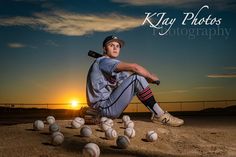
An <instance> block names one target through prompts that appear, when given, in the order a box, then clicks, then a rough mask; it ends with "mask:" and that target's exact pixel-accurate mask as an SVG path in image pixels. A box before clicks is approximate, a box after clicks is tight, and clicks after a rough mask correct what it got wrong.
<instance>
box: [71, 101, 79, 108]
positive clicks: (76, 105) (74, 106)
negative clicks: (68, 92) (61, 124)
mask: <svg viewBox="0 0 236 157" xmlns="http://www.w3.org/2000/svg"><path fill="white" fill-rule="evenodd" d="M78 104H79V102H78V101H77V100H72V101H71V107H72V108H77V107H78Z"/></svg>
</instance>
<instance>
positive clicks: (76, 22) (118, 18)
mask: <svg viewBox="0 0 236 157" xmlns="http://www.w3.org/2000/svg"><path fill="white" fill-rule="evenodd" d="M142 21H143V19H142V18H136V17H130V16H126V15H120V14H115V13H109V14H106V15H105V14H104V15H97V14H96V15H93V14H89V15H85V14H76V13H71V12H66V11H61V10H60V11H59V10H58V11H54V12H47V13H35V14H34V15H33V17H22V16H17V17H8V18H0V26H28V27H31V28H33V29H38V30H43V31H46V32H50V33H54V34H62V35H67V36H83V35H86V34H92V33H94V32H108V31H126V30H130V29H133V28H136V27H139V26H140V25H141V23H142Z"/></svg>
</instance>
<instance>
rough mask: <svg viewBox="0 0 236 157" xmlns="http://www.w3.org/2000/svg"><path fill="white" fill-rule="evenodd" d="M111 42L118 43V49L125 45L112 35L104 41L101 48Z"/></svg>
mask: <svg viewBox="0 0 236 157" xmlns="http://www.w3.org/2000/svg"><path fill="white" fill-rule="evenodd" d="M112 41H115V42H118V43H119V44H120V47H123V46H124V45H125V42H124V41H123V40H121V39H119V38H118V37H116V36H114V35H110V36H108V37H106V38H105V39H104V41H103V44H102V46H103V47H105V45H106V44H108V43H109V42H112Z"/></svg>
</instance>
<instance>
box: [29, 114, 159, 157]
mask: <svg viewBox="0 0 236 157" xmlns="http://www.w3.org/2000/svg"><path fill="white" fill-rule="evenodd" d="M122 123H123V125H124V134H122V135H118V133H117V131H116V130H115V129H114V128H113V126H114V122H113V120H112V119H110V118H107V117H101V119H100V124H99V127H100V129H101V131H102V132H104V138H105V139H107V140H115V142H116V145H117V147H118V148H120V149H127V148H128V147H129V145H130V142H131V140H132V139H133V138H135V135H136V132H135V129H134V126H135V124H134V122H133V121H132V120H131V119H130V117H129V116H128V115H124V116H123V117H122ZM84 124H85V120H84V119H83V118H81V117H75V118H74V119H73V120H71V123H70V125H71V128H72V129H79V132H80V136H81V137H84V138H89V137H91V136H92V134H93V131H92V129H91V127H89V126H87V125H84ZM45 125H48V128H49V132H50V134H51V144H52V145H54V146H57V145H61V144H62V143H63V141H64V135H63V134H62V132H61V128H60V126H59V125H58V124H57V123H56V120H55V118H54V117H53V116H48V117H47V118H46V121H45V122H43V121H42V120H36V121H35V122H34V123H33V129H34V130H36V131H42V130H44V128H45ZM157 139H158V135H157V133H156V132H155V131H148V132H146V141H148V142H154V141H156V140H157ZM83 156H89V157H99V156H100V148H99V146H98V145H97V144H96V143H91V142H89V143H87V144H86V145H85V146H84V148H83Z"/></svg>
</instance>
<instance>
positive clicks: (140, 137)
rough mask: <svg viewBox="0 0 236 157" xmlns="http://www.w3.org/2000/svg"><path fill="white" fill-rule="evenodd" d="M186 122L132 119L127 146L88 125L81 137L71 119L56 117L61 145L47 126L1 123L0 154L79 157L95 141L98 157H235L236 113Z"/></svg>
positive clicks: (118, 127)
mask: <svg viewBox="0 0 236 157" xmlns="http://www.w3.org/2000/svg"><path fill="white" fill-rule="evenodd" d="M183 118H184V120H185V125H184V126H181V127H170V126H164V125H161V124H155V123H152V122H150V120H149V119H148V118H135V117H131V119H132V120H133V121H134V123H135V127H134V129H135V131H136V136H135V137H134V138H133V139H131V143H130V145H129V147H128V148H127V149H119V148H118V147H117V146H116V141H115V140H107V139H106V138H105V134H104V132H102V131H101V130H100V128H99V127H98V126H96V125H90V127H91V128H92V131H93V134H92V136H91V137H87V138H86V137H81V136H80V129H72V128H71V126H70V122H71V120H57V121H56V122H57V123H58V124H59V125H60V127H61V132H62V133H63V134H64V136H65V140H64V142H63V144H62V145H60V146H53V145H51V136H50V133H49V129H48V125H47V124H45V128H44V130H43V131H34V130H33V127H32V123H33V121H34V120H32V123H26V124H16V125H1V126H0V137H1V138H0V157H18V156H19V157H72V156H73V157H74V156H82V149H83V147H84V145H85V144H87V143H88V142H94V143H96V144H97V145H98V146H99V147H100V150H101V154H100V156H105V157H108V156H120V157H121V156H122V157H124V156H207V157H218V156H219V157H227V156H229V157H234V156H236V116H221V117H220V116H218V117H217V116H212V117H210V116H209V117H208V116H206V117H197V116H193V117H183ZM113 128H114V129H115V130H116V131H117V133H118V135H123V134H124V127H123V123H122V122H121V119H116V120H114V126H113ZM150 130H154V131H156V132H157V134H158V140H157V141H155V142H147V141H146V139H145V134H146V132H147V131H150Z"/></svg>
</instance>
